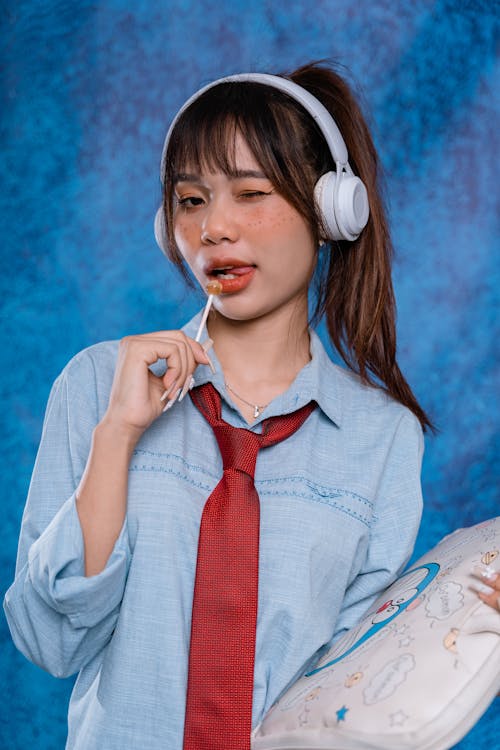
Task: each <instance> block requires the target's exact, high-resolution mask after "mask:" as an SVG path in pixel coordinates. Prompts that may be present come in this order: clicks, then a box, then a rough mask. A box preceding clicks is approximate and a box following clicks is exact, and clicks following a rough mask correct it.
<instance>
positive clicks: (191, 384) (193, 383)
mask: <svg viewBox="0 0 500 750" xmlns="http://www.w3.org/2000/svg"><path fill="white" fill-rule="evenodd" d="M195 385H196V382H195V379H194V378H191V382H190V383H189V390H192V389H193V388H194V387H195Z"/></svg>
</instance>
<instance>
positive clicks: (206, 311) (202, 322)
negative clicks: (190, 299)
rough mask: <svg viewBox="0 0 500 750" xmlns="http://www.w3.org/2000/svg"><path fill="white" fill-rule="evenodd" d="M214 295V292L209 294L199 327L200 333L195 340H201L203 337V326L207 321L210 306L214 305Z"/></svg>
mask: <svg viewBox="0 0 500 750" xmlns="http://www.w3.org/2000/svg"><path fill="white" fill-rule="evenodd" d="M214 296H215V295H213V294H209V295H208V299H207V304H206V305H205V309H204V310H203V315H202V316H201V320H200V325H199V327H198V333H197V334H196V336H195V338H194V340H195V341H199V340H200V339H201V332H202V331H203V327H204V325H205V323H206V322H207V318H208V313H209V312H210V308H211V307H212V302H213V299H214Z"/></svg>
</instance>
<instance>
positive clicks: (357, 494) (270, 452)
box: [5, 316, 423, 750]
mask: <svg viewBox="0 0 500 750" xmlns="http://www.w3.org/2000/svg"><path fill="white" fill-rule="evenodd" d="M198 319H199V316H197V317H196V318H195V319H194V320H193V321H191V322H190V323H189V324H188V325H187V326H186V327H185V329H184V330H185V331H186V333H188V335H191V336H194V333H195V331H196V328H197V320H198ZM117 349H118V343H117V342H105V343H102V344H97V345H96V346H93V347H90V348H89V349H86V350H84V351H83V352H81V353H80V354H78V355H77V356H76V357H74V358H73V359H72V360H71V362H69V364H68V365H67V366H66V368H65V369H64V371H63V372H62V373H61V375H60V376H59V377H58V379H57V380H56V382H55V384H54V387H53V389H52V392H51V395H50V399H49V403H48V407H47V413H46V417H45V422H44V428H43V434H42V440H41V444H40V449H39V453H38V456H37V460H36V464H35V469H34V473H33V478H32V482H31V486H30V491H29V497H28V502H27V505H26V509H25V513H24V517H23V524H22V532H21V539H20V544H19V553H18V561H17V569H16V578H15V581H14V583H13V585H12V586H11V588H10V589H9V591H8V592H7V594H6V597H5V611H6V614H7V619H8V621H9V625H10V628H11V632H12V636H13V639H14V641H15V643H16V645H17V646H18V648H19V649H20V650H21V651H22V652H23V653H24V654H25V655H26V656H27V658H28V659H30V660H31V661H33V662H34V663H35V664H38V665H40V666H41V667H43V668H44V669H46V670H48V671H49V672H51V673H52V674H54V675H56V676H66V675H71V674H73V673H75V672H79V675H78V678H77V681H76V683H75V687H74V690H73V694H72V697H71V703H70V707H69V735H68V743H67V748H71V749H73V748H75V749H77V750H124V749H126V750H145V748H147V750H166V748H168V750H181V748H182V735H183V722H184V708H185V692H186V679H187V664H188V650H189V633H190V620H191V604H192V596H193V582H194V573H195V565H196V550H197V541H198V533H199V525H200V518H201V512H202V509H203V505H204V503H205V501H206V499H207V497H208V496H209V494H210V492H211V491H212V490H213V488H214V487H215V485H216V484H217V482H218V481H219V479H220V476H221V474H222V463H221V458H220V454H219V451H218V448H217V444H216V442H215V439H214V437H213V433H212V430H211V428H210V426H209V425H208V424H207V422H206V421H205V420H204V418H203V417H202V416H201V414H200V413H199V412H198V410H197V409H196V408H195V407H194V406H193V404H192V402H191V399H190V398H185V399H184V400H183V401H182V402H181V403H180V404H176V405H175V406H174V407H173V408H172V409H170V410H169V411H168V412H166V413H165V414H163V415H162V416H161V417H160V418H159V419H158V420H157V421H156V422H155V423H154V424H153V425H152V426H151V427H150V428H149V429H148V430H147V431H146V432H145V433H144V434H143V436H142V438H141V440H140V441H139V443H138V444H137V446H136V449H135V451H134V454H133V457H132V460H131V462H130V469H129V491H128V512H127V519H126V521H125V524H124V526H123V529H122V532H121V534H120V537H119V539H118V540H117V542H116V545H115V547H114V550H113V553H112V555H111V557H110V559H109V561H108V563H107V566H106V568H105V569H104V570H103V571H102V572H101V573H99V575H96V576H93V577H90V578H85V577H84V574H83V570H84V567H83V563H84V560H83V542H82V534H81V529H80V525H79V521H78V516H77V512H76V509H75V488H76V487H77V485H78V482H79V480H80V478H81V476H82V473H83V470H84V467H85V464H86V461H87V457H88V454H89V447H90V441H91V436H92V430H93V428H94V427H95V425H96V424H97V422H98V421H99V420H100V419H101V417H102V416H103V414H104V412H105V410H106V407H107V404H108V398H109V393H110V388H111V383H112V379H113V373H114V369H115V362H116V356H117ZM311 355H312V359H311V361H310V362H309V364H307V365H306V366H305V367H304V368H303V370H302V371H301V372H300V373H299V375H298V376H297V378H296V379H295V381H294V382H293V384H292V385H291V386H290V388H289V389H288V390H287V391H286V392H285V393H283V394H282V395H281V396H279V397H278V398H276V399H275V400H274V401H273V402H272V403H271V404H270V405H269V406H268V407H267V408H266V409H265V410H264V412H263V414H262V415H261V416H260V417H259V418H258V419H257V420H256V421H255V423H254V424H253V425H252V427H251V429H252V430H256V431H260V429H261V427H260V424H261V422H262V421H263V420H264V419H265V418H267V417H269V416H274V415H277V414H284V413H287V412H291V411H294V410H296V409H298V408H299V407H301V406H303V405H304V404H306V403H308V402H309V401H310V400H311V399H313V400H315V401H316V402H317V404H318V406H319V408H317V409H315V411H314V412H313V413H312V415H311V416H310V417H309V418H308V419H307V421H306V422H305V423H304V425H303V426H302V427H301V428H300V430H299V431H298V432H297V433H295V434H294V435H292V436H291V437H290V438H289V439H288V440H286V441H284V442H282V443H278V444H277V445H274V446H272V447H269V448H266V449H263V450H262V451H261V452H260V453H259V456H258V459H257V467H256V480H255V484H256V488H257V491H258V493H259V496H260V502H261V540H260V578H259V614H258V624H257V643H256V662H255V687H254V704H253V723H254V725H255V724H257V723H258V722H259V721H260V720H261V719H262V717H263V715H264V714H265V712H266V711H267V710H268V709H269V708H270V706H271V705H272V703H273V702H274V701H275V700H276V699H277V697H278V696H279V695H280V693H282V691H283V690H284V689H285V688H286V687H287V685H289V683H291V682H292V681H293V680H295V679H296V678H297V677H298V676H299V675H300V674H301V672H302V671H303V670H304V668H305V667H306V666H309V665H311V663H312V661H313V659H314V655H315V654H316V653H317V652H318V651H319V650H320V649H321V648H322V646H324V644H327V643H329V642H330V641H331V640H332V638H334V637H336V636H338V634H339V633H340V632H341V631H343V630H345V629H346V628H349V627H351V626H352V625H353V624H354V623H356V622H357V621H358V620H359V618H360V616H361V615H362V613H363V612H364V611H365V610H366V609H367V608H368V607H369V606H370V604H371V602H372V601H373V599H374V597H375V596H376V594H377V592H379V591H380V590H381V589H383V588H384V587H386V586H387V585H388V584H389V583H390V582H391V581H392V580H393V579H394V578H395V577H396V575H397V574H398V571H400V570H401V568H402V567H403V566H404V565H405V563H406V562H407V560H408V558H409V556H410V554H411V551H412V547H413V544H414V540H415V536H416V532H417V528H418V525H419V521H420V514H421V490H420V479H419V477H420V466H421V458H422V450H423V441H422V432H421V429H420V425H419V423H418V421H417V420H416V418H415V417H414V416H413V415H412V414H411V413H410V412H409V411H408V410H407V409H406V408H405V407H403V406H401V405H400V404H398V403H396V402H395V401H393V400H392V399H390V398H389V397H388V396H387V395H385V394H384V393H383V392H382V391H381V390H379V389H376V388H371V387H367V386H364V385H362V384H361V383H360V382H359V380H358V378H357V377H356V376H355V375H353V374H351V373H349V372H347V371H345V370H343V369H341V368H339V367H337V366H336V365H334V364H333V363H332V362H331V361H330V359H329V358H328V356H327V354H326V352H325V351H324V349H323V346H322V344H321V342H320V340H319V338H318V337H317V335H316V334H315V333H314V332H313V331H311ZM212 358H213V359H214V360H215V364H216V370H217V372H216V374H215V375H212V374H211V372H210V370H209V368H208V367H206V366H200V367H198V369H197V370H196V373H195V380H196V384H201V383H204V382H207V381H209V380H210V381H212V382H213V384H214V386H215V387H216V388H217V390H218V391H219V392H220V394H221V395H222V401H223V417H224V419H226V421H228V422H229V423H231V424H233V425H235V426H237V427H247V426H248V425H247V423H246V422H245V420H244V418H243V417H242V416H241V414H240V412H239V410H238V408H237V406H236V405H235V404H234V403H233V401H232V400H231V397H230V395H229V394H228V393H227V392H226V388H225V386H224V379H223V375H222V372H221V369H220V366H219V364H218V363H217V361H216V357H215V355H214V353H212ZM159 366H160V367H161V363H159ZM209 689H210V686H209V685H207V690H209Z"/></svg>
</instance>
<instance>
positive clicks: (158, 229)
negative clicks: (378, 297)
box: [155, 73, 370, 253]
mask: <svg viewBox="0 0 500 750" xmlns="http://www.w3.org/2000/svg"><path fill="white" fill-rule="evenodd" d="M233 81H245V82H246V81H252V82H255V83H263V84H266V85H267V86H271V87H273V88H275V89H279V90H280V91H284V92H285V93H286V94H289V96H291V98H292V99H295V100H296V101H297V102H299V104H302V106H303V107H304V109H305V110H306V111H307V112H309V114H310V115H311V116H312V117H313V118H314V120H315V121H316V123H317V125H318V127H319V129H320V130H321V132H322V133H323V135H324V137H325V140H326V142H327V144H328V147H329V149H330V152H331V154H332V157H333V160H334V162H335V172H325V174H323V175H321V177H320V178H319V180H318V181H317V183H316V185H315V186H314V198H315V201H316V204H317V207H318V210H319V213H320V216H321V219H322V224H323V226H324V229H325V230H326V232H327V236H326V238H325V239H330V240H350V241H353V240H355V239H357V237H358V236H359V235H360V233H361V230H362V229H363V228H364V227H365V226H366V223H367V221H368V216H369V213H370V208H369V205H368V194H367V192H366V187H365V186H364V184H363V182H362V181H361V180H360V178H359V177H356V176H355V175H354V174H353V171H352V169H351V167H350V166H349V162H348V158H349V157H348V154H347V148H346V145H345V143H344V139H343V138H342V135H341V133H340V130H339V129H338V127H337V124H336V122H335V120H334V119H333V117H332V116H331V114H330V113H329V112H328V110H327V109H326V107H324V106H323V104H321V102H320V101H318V99H316V97H315V96H313V95H312V94H311V93H310V92H309V91H307V90H306V89H304V88H302V86H299V85H298V84H296V83H294V82H293V81H290V80H288V79H287V78H281V77H280V76H274V75H269V74H267V73H240V74H238V75H232V76H227V77H225V78H219V79H218V80H217V81H213V82H212V83H209V84H208V85H207V86H204V87H203V88H201V89H200V90H199V91H197V92H196V93H195V94H193V96H191V97H190V98H189V99H188V100H187V101H186V102H185V104H184V105H183V106H182V107H181V108H180V110H179V111H178V113H177V115H176V116H175V118H174V120H173V122H172V124H171V125H170V128H169V129H168V132H167V135H166V137H165V143H164V144H163V151H162V156H161V166H160V175H161V181H162V184H163V182H164V180H165V159H166V154H167V148H168V143H169V140H170V136H171V134H172V131H173V129H174V127H175V125H176V124H177V121H178V120H179V117H180V116H181V115H182V113H183V112H184V111H185V110H186V109H187V108H188V107H189V106H190V105H191V104H192V103H193V102H194V101H195V100H196V99H198V97H200V96H201V95H202V94H203V93H205V91H208V89H211V88H213V87H214V86H218V85H219V84H220V83H231V82H233ZM155 237H156V241H157V243H158V245H159V246H160V249H161V250H162V251H163V252H164V253H166V251H167V233H166V227H165V217H164V212H163V207H160V208H159V209H158V211H157V213H156V217H155Z"/></svg>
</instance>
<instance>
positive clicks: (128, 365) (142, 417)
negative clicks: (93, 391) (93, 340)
mask: <svg viewBox="0 0 500 750" xmlns="http://www.w3.org/2000/svg"><path fill="white" fill-rule="evenodd" d="M211 343H212V342H211V341H209V342H207V343H206V344H205V345H204V346H202V345H201V344H199V343H197V342H196V341H194V339H192V338H189V336H186V335H185V334H184V333H182V331H158V332H155V333H145V334H142V335H140V336H126V337H125V338H124V339H122V340H121V341H120V348H119V351H118V360H117V365H116V370H115V376H114V380H113V385H112V388H111V394H110V398H109V405H108V408H107V411H106V413H105V415H104V417H103V420H102V422H103V423H106V424H107V425H108V426H113V427H114V428H116V429H117V430H119V433H120V434H121V435H123V436H126V437H128V438H129V439H132V440H135V441H137V440H138V439H139V438H140V436H141V435H142V433H143V432H144V430H146V429H147V428H148V427H149V426H150V425H151V424H152V422H154V420H155V419H157V418H158V417H159V416H160V414H161V413H162V411H164V410H165V408H168V407H169V405H172V404H173V403H174V401H175V399H176V398H178V397H183V396H184V395H185V394H186V393H187V391H188V389H189V385H190V382H191V377H192V375H193V372H194V371H195V369H196V368H197V366H198V365H199V364H204V365H206V364H209V365H211V362H210V359H209V357H208V355H207V353H206V351H205V348H207V349H208V348H210V345H211ZM204 347H205V348H204ZM159 359H165V360H166V361H167V371H166V372H165V374H164V375H163V377H157V376H156V375H154V374H153V373H152V372H151V370H150V369H149V366H150V365H152V364H154V363H155V362H156V361H157V360H159Z"/></svg>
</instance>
